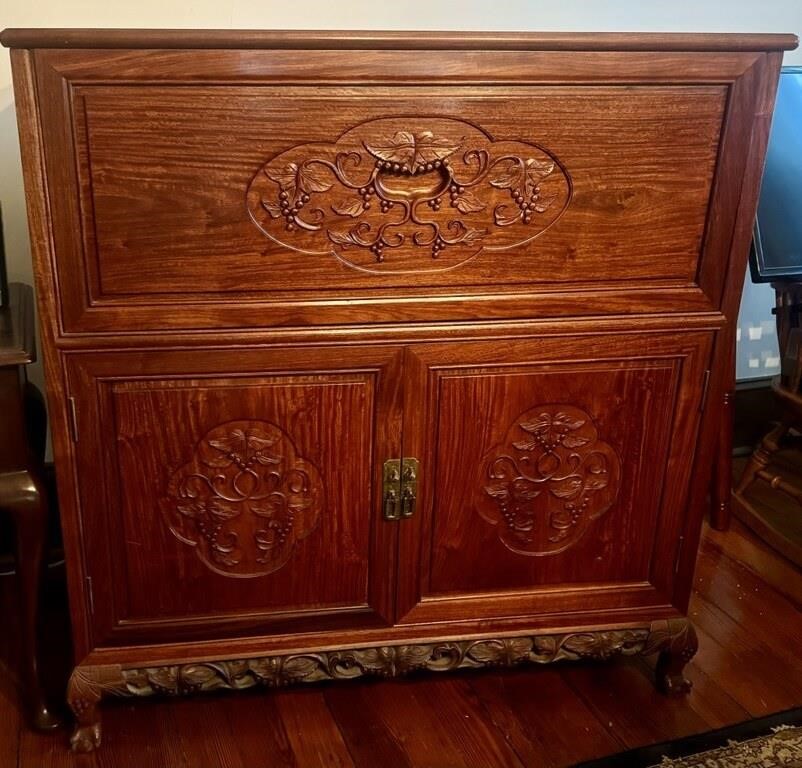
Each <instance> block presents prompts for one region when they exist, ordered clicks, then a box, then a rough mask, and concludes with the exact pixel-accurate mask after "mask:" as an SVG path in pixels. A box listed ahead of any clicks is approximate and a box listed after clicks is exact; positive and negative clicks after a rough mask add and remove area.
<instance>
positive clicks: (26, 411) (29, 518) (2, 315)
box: [0, 283, 59, 730]
mask: <svg viewBox="0 0 802 768" xmlns="http://www.w3.org/2000/svg"><path fill="white" fill-rule="evenodd" d="M9 287H10V302H9V304H8V305H7V306H6V307H3V308H2V309H0V414H2V418H0V510H2V511H3V512H6V513H8V514H10V515H11V517H12V518H13V520H14V523H15V525H16V531H17V534H16V539H17V541H16V544H17V547H16V549H17V574H18V576H19V586H20V596H21V604H22V611H21V616H20V618H21V620H20V625H19V628H20V633H21V635H22V642H23V649H24V661H23V670H22V675H21V677H22V685H23V687H24V696H25V700H26V706H27V708H28V713H29V719H30V723H31V725H32V726H33V727H34V728H37V729H39V730H49V729H51V728H55V727H57V726H58V725H59V721H58V719H57V718H56V717H54V716H53V714H52V713H51V712H50V710H49V709H48V708H47V704H46V702H45V698H44V694H43V692H42V687H41V685H40V682H39V675H38V672H37V663H36V659H37V631H36V629H37V618H38V605H39V579H40V576H41V572H42V553H43V549H44V541H45V534H46V531H47V496H46V492H45V486H44V483H43V481H42V461H43V459H44V443H45V440H44V438H45V424H46V421H45V418H44V407H43V404H42V400H41V395H40V394H39V392H38V390H36V388H35V387H34V386H33V385H32V384H30V383H29V382H28V379H27V375H26V366H27V365H28V364H29V363H31V362H33V360H34V359H35V357H36V352H35V347H34V317H33V291H32V290H31V288H30V286H27V285H22V284H20V283H13V284H12V285H11V286H9Z"/></svg>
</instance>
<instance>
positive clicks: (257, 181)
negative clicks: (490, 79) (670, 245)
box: [247, 117, 571, 273]
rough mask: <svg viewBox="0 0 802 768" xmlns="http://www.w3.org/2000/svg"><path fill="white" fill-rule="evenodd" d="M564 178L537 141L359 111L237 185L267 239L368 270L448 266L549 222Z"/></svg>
mask: <svg viewBox="0 0 802 768" xmlns="http://www.w3.org/2000/svg"><path fill="white" fill-rule="evenodd" d="M570 199H571V181H570V178H569V176H568V173H567V172H566V170H565V169H564V168H563V167H562V166H561V165H560V163H559V161H558V160H557V159H556V158H555V157H554V156H553V155H551V154H550V153H549V152H547V151H546V150H545V149H543V148H542V147H539V146H538V145H536V144H532V143H529V142H523V141H497V140H494V139H493V138H492V137H490V136H489V135H488V134H487V133H485V132H484V131H483V130H481V129H480V128H478V127H476V126H474V125H471V124H470V123H467V122H464V121H461V120H453V119H449V118H435V117H423V118H417V117H416V118H412V117H392V118H381V119H378V120H370V121H368V122H366V123H362V124H361V125H358V126H356V127H355V128H352V129H351V130H349V131H347V132H346V133H344V134H343V135H342V136H340V138H339V139H337V140H336V141H334V142H332V143H330V144H321V143H315V144H302V145H301V146H297V147H293V148H292V149H288V150H287V151H285V152H282V153H281V154H279V155H277V156H276V157H274V158H272V159H271V160H269V161H268V162H267V163H266V164H265V165H264V166H263V167H262V168H260V169H259V171H258V172H257V173H256V176H254V178H253V180H252V181H251V184H250V186H249V188H248V192H247V206H248V212H249V214H250V216H251V218H252V219H253V221H254V223H255V224H256V226H257V227H259V229H261V230H262V232H263V233H264V234H265V235H267V236H268V237H269V238H270V239H271V240H274V241H275V242H277V243H279V244H280V245H283V246H285V247H286V248H291V249H293V250H296V251H299V252H301V253H309V254H318V255H322V254H327V253H331V254H333V255H335V256H336V257H337V258H339V259H340V260H342V261H343V262H344V263H345V264H347V265H348V266H351V267H354V268H355V269H360V270H364V271H368V272H380V273H387V272H389V273H404V272H433V271H443V270H447V269H452V268H454V267H456V266H458V265H460V264H463V263H465V262H466V261H468V260H470V259H472V258H473V257H474V256H476V255H477V254H478V253H479V252H480V251H482V250H491V251H502V250H507V249H510V248H516V247H518V246H521V245H524V244H525V243H528V242H529V241H530V240H532V239H533V238H535V237H537V236H538V235H540V234H542V233H543V232H544V231H545V230H546V229H548V227H550V226H551V225H552V224H554V222H555V221H557V219H559V218H560V216H561V215H562V213H563V212H564V211H565V209H566V207H567V206H568V203H569V201H570Z"/></svg>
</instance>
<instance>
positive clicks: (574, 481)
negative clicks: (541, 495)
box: [549, 477, 583, 499]
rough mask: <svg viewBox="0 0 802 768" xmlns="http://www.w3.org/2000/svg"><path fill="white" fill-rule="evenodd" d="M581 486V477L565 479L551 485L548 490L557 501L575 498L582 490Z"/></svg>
mask: <svg viewBox="0 0 802 768" xmlns="http://www.w3.org/2000/svg"><path fill="white" fill-rule="evenodd" d="M582 486H583V483H582V478H581V477H566V478H565V479H564V480H560V481H558V482H555V483H552V485H551V487H550V488H549V490H550V491H551V492H552V493H553V494H554V495H555V496H556V497H557V498H558V499H570V498H571V497H572V496H576V495H577V494H578V493H579V492H580V491H581V490H582Z"/></svg>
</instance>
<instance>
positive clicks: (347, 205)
mask: <svg viewBox="0 0 802 768" xmlns="http://www.w3.org/2000/svg"><path fill="white" fill-rule="evenodd" d="M331 210H332V211H334V213H338V214H339V215H340V216H352V217H354V218H355V217H357V216H360V215H361V214H362V212H363V211H364V210H365V201H364V200H363V199H362V198H361V197H352V198H351V199H349V200H346V201H345V202H343V203H341V204H340V205H332V206H331Z"/></svg>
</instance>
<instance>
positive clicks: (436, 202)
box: [427, 197, 440, 211]
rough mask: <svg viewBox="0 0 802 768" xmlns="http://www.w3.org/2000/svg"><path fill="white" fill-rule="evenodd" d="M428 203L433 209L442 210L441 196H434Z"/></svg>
mask: <svg viewBox="0 0 802 768" xmlns="http://www.w3.org/2000/svg"><path fill="white" fill-rule="evenodd" d="M427 205H428V206H429V208H431V209H432V210H433V211H439V210H440V198H439V197H435V198H432V199H431V200H429V201H428V203H427Z"/></svg>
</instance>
